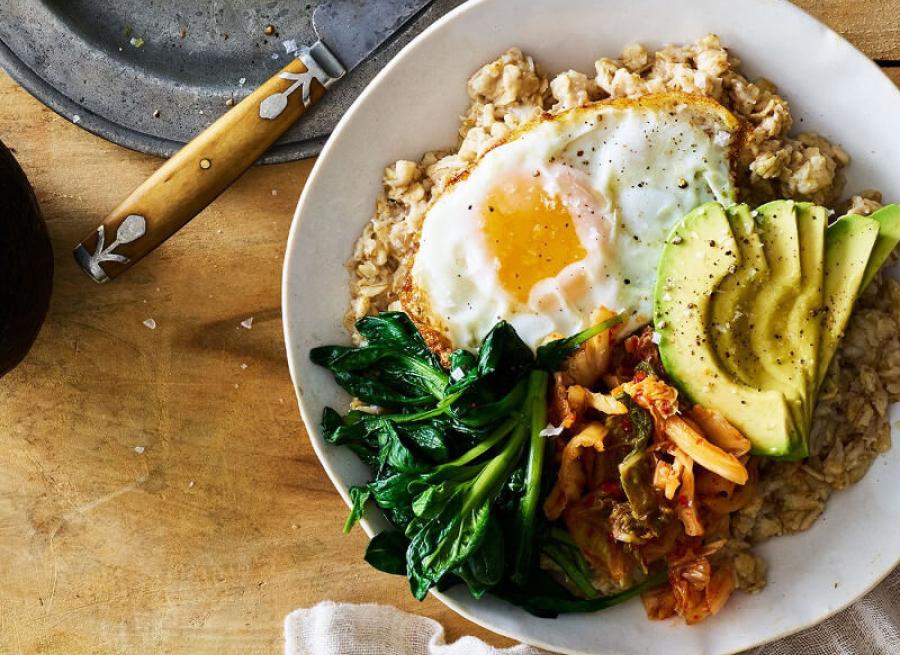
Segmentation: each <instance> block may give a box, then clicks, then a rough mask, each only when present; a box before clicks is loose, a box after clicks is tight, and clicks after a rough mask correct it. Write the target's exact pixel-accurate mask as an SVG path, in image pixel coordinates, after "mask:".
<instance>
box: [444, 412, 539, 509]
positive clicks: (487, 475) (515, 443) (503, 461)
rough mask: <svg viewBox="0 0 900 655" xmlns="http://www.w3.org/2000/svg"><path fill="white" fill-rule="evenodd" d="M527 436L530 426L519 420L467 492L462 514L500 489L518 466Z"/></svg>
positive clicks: (477, 505)
mask: <svg viewBox="0 0 900 655" xmlns="http://www.w3.org/2000/svg"><path fill="white" fill-rule="evenodd" d="M527 436H528V426H527V425H526V424H525V422H524V421H519V422H518V423H517V425H516V427H515V429H514V430H513V433H512V436H511V437H510V438H509V440H508V441H507V442H506V445H505V446H504V447H503V450H501V451H500V452H499V453H497V455H496V456H495V457H494V458H493V459H492V460H491V461H490V462H488V463H487V464H486V465H485V467H484V468H483V469H482V470H481V473H479V474H478V477H477V478H475V480H473V482H472V488H471V489H470V490H469V492H468V493H467V494H466V496H467V497H466V500H465V502H464V503H463V506H462V509H461V510H460V514H461V515H463V516H465V515H466V514H467V513H468V512H471V511H472V510H474V509H475V508H477V507H479V506H480V505H481V504H482V503H484V501H485V500H487V499H488V498H490V497H491V496H493V495H494V494H496V493H497V492H498V491H500V487H501V486H503V483H504V482H506V478H507V477H509V474H510V473H512V471H513V469H514V468H515V466H516V462H517V461H518V459H519V452H520V451H521V449H522V444H523V443H524V442H525V438H526V437H527Z"/></svg>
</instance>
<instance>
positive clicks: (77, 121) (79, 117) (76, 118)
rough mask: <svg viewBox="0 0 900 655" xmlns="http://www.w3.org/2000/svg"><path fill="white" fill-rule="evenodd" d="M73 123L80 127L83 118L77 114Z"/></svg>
mask: <svg viewBox="0 0 900 655" xmlns="http://www.w3.org/2000/svg"><path fill="white" fill-rule="evenodd" d="M72 122H73V123H75V125H78V124H79V123H80V122H81V116H79V115H78V114H75V115H74V116H72Z"/></svg>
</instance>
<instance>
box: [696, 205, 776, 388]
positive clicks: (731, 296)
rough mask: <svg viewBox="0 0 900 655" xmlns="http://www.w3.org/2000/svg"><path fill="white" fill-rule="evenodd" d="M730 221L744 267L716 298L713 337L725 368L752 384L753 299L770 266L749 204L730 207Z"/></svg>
mask: <svg viewBox="0 0 900 655" xmlns="http://www.w3.org/2000/svg"><path fill="white" fill-rule="evenodd" d="M725 211H726V213H727V214H728V221H729V223H730V224H731V232H732V234H734V238H735V241H736V242H737V245H738V252H739V254H740V261H741V266H740V267H734V268H733V269H731V270H729V272H728V274H727V275H726V276H725V277H724V278H723V279H722V282H721V283H720V284H719V286H718V288H717V289H716V292H715V294H714V295H713V298H712V306H711V309H710V321H711V325H710V327H711V330H710V337H711V338H712V341H713V346H714V348H715V350H716V353H718V355H719V359H720V361H721V362H722V367H723V368H724V369H725V370H726V371H728V372H729V373H730V374H731V376H732V377H734V378H735V379H737V380H740V381H741V382H743V383H744V384H751V386H752V383H751V382H750V378H749V376H748V375H747V374H748V373H749V372H750V371H748V369H747V365H746V363H745V360H746V359H747V355H748V353H749V347H750V344H749V340H748V339H747V337H746V335H748V334H749V331H750V330H749V326H750V318H751V316H752V313H751V310H752V306H753V301H754V300H755V298H756V296H757V294H758V293H759V289H760V288H761V287H762V285H764V284H765V283H766V281H767V280H768V278H769V265H768V263H767V262H766V255H765V253H764V252H763V249H762V241H760V239H759V235H758V234H757V233H756V224H755V222H754V220H753V216H752V215H751V214H750V208H749V207H748V206H747V205H732V206H731V207H729V208H727V209H726V210H725Z"/></svg>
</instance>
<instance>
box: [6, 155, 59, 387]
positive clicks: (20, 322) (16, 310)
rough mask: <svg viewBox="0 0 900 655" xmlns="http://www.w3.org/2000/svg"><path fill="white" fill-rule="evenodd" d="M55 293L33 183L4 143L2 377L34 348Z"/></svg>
mask: <svg viewBox="0 0 900 655" xmlns="http://www.w3.org/2000/svg"><path fill="white" fill-rule="evenodd" d="M52 288H53V250H52V248H51V246H50V238H49V237H48V236H47V228H46V226H45V225H44V219H43V218H42V217H41V210H40V207H39V206H38V203H37V199H36V198H35V197H34V191H33V190H32V188H31V185H30V184H29V183H28V178H26V177H25V173H24V172H23V171H22V168H21V167H20V166H19V163H18V162H17V161H16V159H15V157H13V155H12V153H11V152H10V151H9V149H8V148H7V147H6V146H5V145H3V143H2V142H0V376H2V375H5V374H6V373H8V372H9V371H10V370H12V369H13V368H14V367H15V366H16V365H17V364H18V363H19V362H21V361H22V358H23V357H25V355H26V354H27V353H28V351H29V349H30V348H31V345H32V344H33V343H34V340H35V338H36V337H37V334H38V332H39V331H40V329H41V325H42V324H43V322H44V318H45V317H46V316H47V309H48V308H49V306H50V292H51V290H52Z"/></svg>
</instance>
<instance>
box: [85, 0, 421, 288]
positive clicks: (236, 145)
mask: <svg viewBox="0 0 900 655" xmlns="http://www.w3.org/2000/svg"><path fill="white" fill-rule="evenodd" d="M431 2H432V0H378V1H377V2H375V1H373V0H328V1H326V2H322V3H321V4H319V6H317V7H316V10H315V11H314V12H313V17H312V21H313V28H314V29H315V31H316V36H317V37H318V40H317V41H316V42H315V43H314V44H313V45H312V46H309V47H303V48H300V49H299V50H297V51H296V52H295V53H294V54H295V55H296V59H294V60H293V61H291V63H289V64H288V65H287V66H285V67H284V68H283V69H282V70H281V71H280V72H278V73H277V74H276V75H275V76H274V77H272V78H270V79H269V80H268V81H267V82H265V83H264V84H263V85H262V86H261V87H259V88H258V89H256V91H254V92H253V93H252V94H250V95H249V96H247V97H246V98H245V99H244V100H243V101H241V102H240V103H238V104H237V105H236V106H235V107H233V108H232V109H231V110H229V111H228V112H227V113H225V114H224V115H223V116H222V117H221V118H219V119H218V120H217V121H216V122H215V123H213V124H212V125H210V126H209V127H207V128H206V129H205V130H203V132H201V133H200V134H199V135H197V136H196V137H195V138H194V139H193V140H192V141H191V142H190V143H188V144H187V145H185V146H184V148H182V149H181V150H179V151H178V152H177V153H175V155H174V156H173V157H172V158H171V159H169V160H168V161H167V162H166V163H165V164H163V165H162V166H161V167H160V168H159V170H157V171H156V172H155V173H154V174H153V175H151V176H150V177H149V178H148V179H147V180H146V181H145V182H144V183H143V184H141V185H140V186H139V187H138V188H137V189H135V190H134V191H133V192H132V194H131V195H130V196H128V197H127V198H126V199H125V200H124V201H123V202H122V203H121V204H120V205H119V206H118V207H116V208H115V209H114V210H113V211H112V212H111V213H110V214H109V215H108V216H107V217H106V218H105V219H104V221H103V223H102V224H101V225H100V226H99V227H98V228H97V229H96V230H94V231H93V232H91V233H90V234H89V235H88V236H87V237H86V238H85V239H84V240H83V241H82V242H81V243H79V244H78V245H77V246H76V247H75V253H74V254H75V260H76V261H77V262H78V264H79V265H80V266H81V268H82V269H83V270H84V271H85V272H86V273H87V274H88V275H89V276H90V277H91V278H93V279H94V280H95V281H96V282H107V281H108V280H111V279H112V278H114V277H117V276H119V275H121V274H122V273H123V272H125V271H127V270H128V269H129V268H131V267H132V266H133V265H134V264H136V263H137V262H138V261H140V259H141V258H142V257H144V255H146V254H147V253H149V252H151V251H152V250H153V249H154V248H156V247H157V246H158V245H160V244H161V243H162V242H164V241H165V240H166V239H168V238H169V237H170V236H172V235H173V234H174V233H175V232H177V231H178V230H179V229H180V228H181V227H182V226H183V225H185V224H186V223H187V222H188V221H190V220H191V219H192V218H194V216H196V215H197V214H198V213H200V211H201V210H202V209H203V208H204V207H206V206H207V205H208V204H209V203H211V202H212V201H213V200H215V199H216V197H217V196H218V195H219V194H220V193H222V192H223V191H224V190H225V189H227V188H228V187H229V186H230V185H231V184H232V183H233V182H234V181H235V180H237V179H238V178H239V177H240V176H241V175H242V174H243V173H244V171H246V170H247V169H248V168H249V167H250V166H251V165H252V164H253V162H255V161H256V160H257V159H259V157H260V156H261V155H262V154H263V153H264V152H265V151H266V150H268V148H269V146H271V145H272V144H273V143H275V141H276V140H277V139H278V137H280V136H281V135H282V134H284V133H285V132H286V131H287V129H288V128H289V127H290V126H291V125H293V124H294V122H295V121H297V119H299V118H300V117H301V116H302V115H303V113H304V112H305V111H306V110H307V109H308V108H309V107H310V106H311V105H312V104H313V103H315V102H317V101H318V100H319V99H321V98H322V96H323V95H324V94H325V91H326V89H328V87H330V86H331V85H332V84H334V83H335V82H337V81H338V80H340V79H341V78H342V77H343V76H344V75H346V73H347V72H348V71H350V70H353V68H355V67H356V66H357V65H359V64H360V63H362V61H363V60H365V59H366V58H367V57H368V56H369V55H371V54H372V53H373V52H375V51H376V50H377V49H378V48H379V47H380V46H381V45H382V44H383V43H384V42H385V41H387V40H388V39H389V38H390V37H391V36H392V35H394V34H395V33H396V32H397V31H398V30H399V29H400V28H402V27H403V26H404V25H405V24H406V23H408V22H409V21H410V20H411V19H412V18H413V17H414V16H415V15H416V14H418V13H419V12H420V11H421V10H422V9H424V8H425V7H426V6H428V5H429V4H431Z"/></svg>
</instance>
